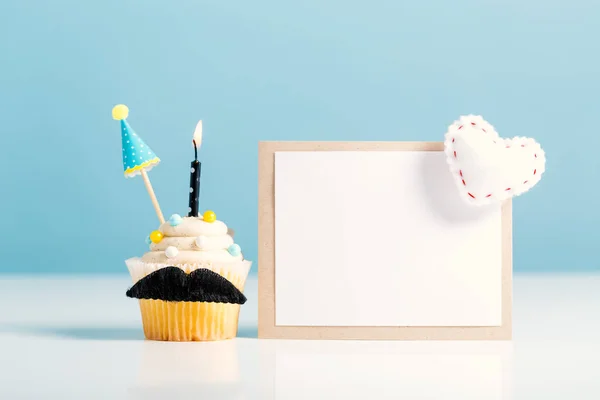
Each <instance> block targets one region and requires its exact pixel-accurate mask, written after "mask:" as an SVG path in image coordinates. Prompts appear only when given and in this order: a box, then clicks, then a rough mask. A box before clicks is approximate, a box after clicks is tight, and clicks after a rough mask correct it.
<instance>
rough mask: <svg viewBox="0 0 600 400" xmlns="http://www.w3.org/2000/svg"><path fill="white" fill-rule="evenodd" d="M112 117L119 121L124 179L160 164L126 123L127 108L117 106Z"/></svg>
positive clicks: (122, 105)
mask: <svg viewBox="0 0 600 400" xmlns="http://www.w3.org/2000/svg"><path fill="white" fill-rule="evenodd" d="M112 115H113V118H114V119H116V120H117V121H121V142H122V144H123V170H124V171H125V177H126V178H130V177H133V176H136V175H139V174H141V172H142V170H145V171H146V172H147V171H150V170H151V169H152V168H153V167H154V166H155V165H157V164H158V163H159V162H160V159H159V158H158V157H157V156H156V154H154V152H153V151H152V149H151V148H150V147H148V145H147V144H146V143H144V141H143V140H142V138H141V137H139V136H138V135H137V133H135V131H134V130H133V128H132V127H131V126H130V125H129V123H128V122H127V116H128V115H129V108H127V106H126V105H124V104H119V105H117V106H115V107H114V108H113V110H112Z"/></svg>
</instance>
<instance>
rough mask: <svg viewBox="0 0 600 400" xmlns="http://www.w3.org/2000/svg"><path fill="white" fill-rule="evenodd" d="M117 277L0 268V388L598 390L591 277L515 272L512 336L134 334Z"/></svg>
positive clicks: (159, 393)
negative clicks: (5, 273)
mask: <svg viewBox="0 0 600 400" xmlns="http://www.w3.org/2000/svg"><path fill="white" fill-rule="evenodd" d="M129 285H130V281H129V278H128V277H127V276H116V277H106V276H104V277H94V276H88V277H68V276H65V277H53V278H33V279H32V278H31V277H3V278H0V399H6V400H12V399H54V398H56V399H111V400H117V399H185V398H189V399H207V400H219V399H265V400H270V399H277V400H283V399H320V398H323V399H337V398H339V399H362V398H364V399H400V398H403V399H444V400H446V399H463V400H465V399H477V400H484V399H519V400H521V399H522V400H530V399H544V400H551V399H568V400H571V399H594V400H597V399H600V276H599V275H595V276H584V275H579V276H568V275H554V276H553V275H538V276H535V275H531V276H527V275H516V276H515V280H514V293H515V294H514V340H513V341H512V342H391V341H385V342H369V341H278V340H258V339H256V319H257V310H256V309H257V304H256V291H257V289H256V280H251V281H250V282H249V284H248V288H247V291H246V294H247V296H248V298H249V301H248V303H246V305H244V306H243V310H242V314H241V316H240V333H239V336H240V337H239V338H237V339H235V340H230V341H224V342H214V343H162V342H151V341H145V340H144V339H143V333H142V330H141V321H140V315H139V309H138V306H137V302H136V301H135V300H132V299H128V298H126V297H125V295H124V292H125V290H126V289H127V288H128V286H129Z"/></svg>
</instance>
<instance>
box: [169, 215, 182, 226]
mask: <svg viewBox="0 0 600 400" xmlns="http://www.w3.org/2000/svg"><path fill="white" fill-rule="evenodd" d="M181 221H183V218H181V215H179V214H173V215H171V218H169V225H171V226H177V225H179V224H180V223H181Z"/></svg>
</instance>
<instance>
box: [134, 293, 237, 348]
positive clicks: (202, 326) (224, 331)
mask: <svg viewBox="0 0 600 400" xmlns="http://www.w3.org/2000/svg"><path fill="white" fill-rule="evenodd" d="M139 302H140V310H141V312H142V323H143V325H144V335H145V336H146V338H147V339H150V340H163V341H174V342H187V341H209V340H225V339H232V338H234V337H235V336H236V335H237V328H238V317H239V313H240V305H239V304H226V303H203V302H202V303H201V302H190V301H163V300H140V301H139Z"/></svg>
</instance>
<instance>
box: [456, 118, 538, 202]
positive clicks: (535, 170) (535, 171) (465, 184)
mask: <svg viewBox="0 0 600 400" xmlns="http://www.w3.org/2000/svg"><path fill="white" fill-rule="evenodd" d="M471 125H475V123H474V122H471ZM462 127H463V126H462V125H461V126H459V127H458V129H461V128H462ZM481 130H483V131H484V132H485V129H483V128H481ZM454 139H455V138H452V143H454ZM493 142H494V143H496V141H495V140H494V141H493ZM521 147H525V145H524V144H522V145H521ZM506 148H507V149H509V148H510V146H506ZM533 156H534V157H535V158H537V154H534V155H533ZM454 158H456V150H454ZM536 173H537V169H534V170H533V175H535V174H536ZM458 174H459V175H460V177H461V178H463V173H462V169H459V170H458ZM461 180H462V184H463V185H464V186H465V187H466V186H467V182H465V180H464V179H461ZM527 182H529V181H528V180H527V181H525V182H523V185H525V184H526V183H527ZM509 190H511V188H506V189H504V191H505V192H508V191H509ZM467 194H468V195H469V196H470V197H471V198H473V199H475V198H476V197H475V196H474V195H473V194H472V193H471V192H467ZM485 197H486V198H489V197H492V194H491V193H490V194H488V195H487V196H485Z"/></svg>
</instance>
